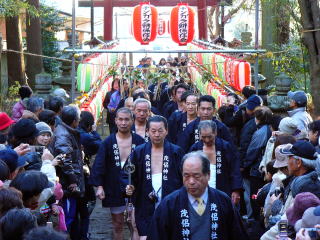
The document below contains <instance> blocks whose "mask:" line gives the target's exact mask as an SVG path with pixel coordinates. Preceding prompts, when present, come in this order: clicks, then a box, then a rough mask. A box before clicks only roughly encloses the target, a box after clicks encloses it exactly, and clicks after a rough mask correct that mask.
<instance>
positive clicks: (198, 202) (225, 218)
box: [147, 152, 249, 240]
mask: <svg viewBox="0 0 320 240" xmlns="http://www.w3.org/2000/svg"><path fill="white" fill-rule="evenodd" d="M182 162H183V170H182V174H183V184H184V187H182V188H181V189H179V190H177V191H175V192H173V193H171V194H170V195H168V196H167V197H165V198H164V199H163V200H162V202H161V203H160V205H159V207H158V208H157V209H156V211H155V214H154V216H153V219H152V223H151V227H150V233H149V234H148V238H147V239H148V240H209V239H210V240H212V239H223V240H247V239H249V238H248V236H247V233H246V232H245V230H244V227H243V226H242V223H241V219H240V216H239V214H238V212H237V210H235V209H234V206H233V204H232V202H231V199H230V198H229V197H228V196H227V195H226V194H225V193H223V192H221V191H219V190H216V189H213V188H211V187H208V181H209V178H210V161H209V159H208V158H207V157H206V156H205V155H204V154H203V153H201V152H192V153H189V154H187V155H185V156H184V157H183V160H182Z"/></svg>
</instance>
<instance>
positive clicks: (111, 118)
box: [103, 78, 120, 126]
mask: <svg viewBox="0 0 320 240" xmlns="http://www.w3.org/2000/svg"><path fill="white" fill-rule="evenodd" d="M119 85H120V83H119V78H115V79H114V80H113V81H112V83H111V90H110V91H109V92H107V94H106V96H105V98H104V101H103V107H104V108H105V109H106V110H107V119H106V120H107V123H108V124H109V126H115V123H114V119H115V114H114V113H113V112H111V111H110V110H109V109H108V105H109V103H110V99H111V96H112V94H113V93H114V92H116V91H118V90H119V88H120V87H119Z"/></svg>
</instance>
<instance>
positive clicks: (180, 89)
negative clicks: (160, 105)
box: [163, 83, 189, 119]
mask: <svg viewBox="0 0 320 240" xmlns="http://www.w3.org/2000/svg"><path fill="white" fill-rule="evenodd" d="M188 89H189V88H188V86H187V85H186V84H183V83H180V84H178V85H177V86H176V87H175V88H174V90H173V91H174V95H173V96H174V101H170V102H168V104H166V106H165V107H164V109H163V116H164V117H165V118H166V119H168V118H169V117H170V116H171V114H172V113H174V112H176V111H180V112H181V111H184V104H183V102H182V101H181V96H182V94H183V93H184V92H186V91H188Z"/></svg>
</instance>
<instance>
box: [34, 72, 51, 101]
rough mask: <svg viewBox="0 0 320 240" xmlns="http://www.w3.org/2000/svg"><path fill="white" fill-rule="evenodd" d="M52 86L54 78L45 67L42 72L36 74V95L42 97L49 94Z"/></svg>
mask: <svg viewBox="0 0 320 240" xmlns="http://www.w3.org/2000/svg"><path fill="white" fill-rule="evenodd" d="M51 88H52V78H51V75H50V74H49V73H46V72H45V71H44V70H43V69H42V72H41V73H39V74H37V75H36V85H35V89H36V95H38V96H39V97H42V98H47V96H49V94H50V91H51Z"/></svg>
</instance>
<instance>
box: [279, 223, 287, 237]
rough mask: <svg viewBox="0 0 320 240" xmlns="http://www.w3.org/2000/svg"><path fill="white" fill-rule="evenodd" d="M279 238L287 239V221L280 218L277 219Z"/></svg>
mask: <svg viewBox="0 0 320 240" xmlns="http://www.w3.org/2000/svg"><path fill="white" fill-rule="evenodd" d="M278 227H279V229H278V230H279V240H287V239H288V221H287V220H280V221H279V225H278Z"/></svg>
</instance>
